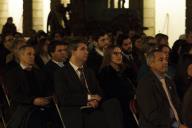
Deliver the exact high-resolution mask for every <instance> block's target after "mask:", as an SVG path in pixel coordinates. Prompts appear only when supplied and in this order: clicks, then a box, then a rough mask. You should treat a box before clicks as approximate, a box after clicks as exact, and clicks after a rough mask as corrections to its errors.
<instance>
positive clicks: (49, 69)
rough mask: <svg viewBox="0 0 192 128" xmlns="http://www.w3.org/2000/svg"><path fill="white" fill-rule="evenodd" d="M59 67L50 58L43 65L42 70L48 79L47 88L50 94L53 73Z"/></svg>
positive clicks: (52, 84)
mask: <svg viewBox="0 0 192 128" xmlns="http://www.w3.org/2000/svg"><path fill="white" fill-rule="evenodd" d="M59 69H61V67H59V66H58V65H57V64H56V63H54V62H53V61H52V60H50V61H49V62H48V63H47V64H46V65H45V66H44V67H43V70H44V72H45V74H46V76H47V80H48V85H47V86H48V90H49V93H50V94H51V95H52V94H53V92H54V89H55V88H54V73H55V71H56V70H59Z"/></svg>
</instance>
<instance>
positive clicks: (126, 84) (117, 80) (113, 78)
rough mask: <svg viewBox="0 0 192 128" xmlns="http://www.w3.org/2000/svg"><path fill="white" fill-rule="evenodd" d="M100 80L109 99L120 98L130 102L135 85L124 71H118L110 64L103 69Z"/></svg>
mask: <svg viewBox="0 0 192 128" xmlns="http://www.w3.org/2000/svg"><path fill="white" fill-rule="evenodd" d="M99 82H100V85H101V88H102V89H103V92H104V95H105V97H106V98H107V99H108V98H118V99H119V100H120V101H122V102H127V104H128V103H129V101H130V99H132V98H133V96H134V89H133V87H132V86H133V85H132V83H130V82H131V81H130V80H129V78H128V77H127V76H125V74H123V73H122V72H117V71H116V70H115V69H114V68H113V67H112V66H110V65H109V66H106V67H104V68H103V69H101V72H100V73H99Z"/></svg>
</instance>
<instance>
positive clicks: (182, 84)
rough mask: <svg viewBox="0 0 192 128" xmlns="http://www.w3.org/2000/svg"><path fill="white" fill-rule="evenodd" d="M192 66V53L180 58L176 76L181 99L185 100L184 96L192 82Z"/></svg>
mask: <svg viewBox="0 0 192 128" xmlns="http://www.w3.org/2000/svg"><path fill="white" fill-rule="evenodd" d="M191 68H192V55H189V54H186V55H183V56H182V57H181V58H180V60H179V63H178V66H177V72H176V78H175V82H176V87H177V92H178V95H179V97H180V98H181V100H183V96H184V95H185V93H186V91H187V90H188V88H189V87H190V86H191V84H192V74H191V71H190V69H191Z"/></svg>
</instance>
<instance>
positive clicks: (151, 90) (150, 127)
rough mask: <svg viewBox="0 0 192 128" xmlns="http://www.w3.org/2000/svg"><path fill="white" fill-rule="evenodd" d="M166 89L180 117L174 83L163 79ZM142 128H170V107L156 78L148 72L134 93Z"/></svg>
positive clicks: (171, 121)
mask: <svg viewBox="0 0 192 128" xmlns="http://www.w3.org/2000/svg"><path fill="white" fill-rule="evenodd" d="M165 81H166V84H167V88H168V91H169V94H170V97H171V100H172V103H173V105H174V107H175V108H176V110H177V113H178V115H179V116H180V102H179V98H178V96H177V94H176V89H175V85H174V83H173V82H172V81H171V80H170V79H169V78H167V77H165ZM136 97H137V103H138V108H139V112H140V125H141V126H142V128H170V127H171V125H172V123H173V120H172V119H171V115H170V114H171V113H170V105H169V102H168V99H167V96H166V94H165V91H164V89H163V87H162V84H161V82H160V80H159V79H158V78H157V76H156V75H155V74H154V73H153V72H152V71H149V72H148V74H147V75H145V76H144V77H143V78H142V79H141V80H140V81H139V82H138V88H137V92H136Z"/></svg>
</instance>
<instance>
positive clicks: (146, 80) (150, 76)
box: [138, 71, 156, 86]
mask: <svg viewBox="0 0 192 128" xmlns="http://www.w3.org/2000/svg"><path fill="white" fill-rule="evenodd" d="M155 80H156V76H155V74H154V73H152V71H148V72H147V73H146V74H145V75H144V76H143V77H142V78H141V79H140V80H139V81H138V86H140V85H144V84H147V85H149V84H152V83H153V81H155ZM145 86H146V85H145Z"/></svg>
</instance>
